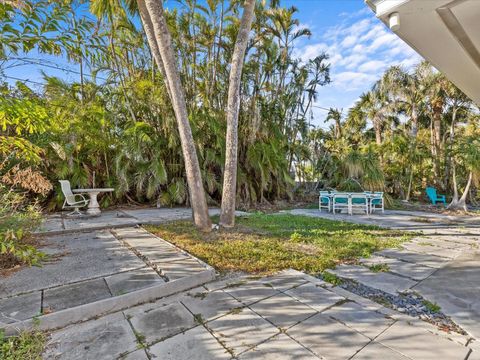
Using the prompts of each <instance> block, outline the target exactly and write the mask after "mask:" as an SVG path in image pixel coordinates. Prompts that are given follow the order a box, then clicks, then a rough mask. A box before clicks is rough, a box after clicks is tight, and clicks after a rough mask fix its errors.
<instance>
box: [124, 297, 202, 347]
mask: <svg viewBox="0 0 480 360" xmlns="http://www.w3.org/2000/svg"><path fill="white" fill-rule="evenodd" d="M130 323H131V324H132V326H133V328H134V329H135V331H136V332H137V333H139V334H141V335H143V336H144V337H145V341H146V342H147V343H149V344H150V343H152V342H155V341H159V340H162V339H164V338H167V337H170V336H173V335H176V334H178V333H180V332H183V331H186V330H188V329H191V328H193V327H194V326H196V325H197V324H196V323H195V320H194V318H193V315H192V314H191V313H190V312H189V311H188V310H187V309H185V307H184V306H183V305H182V304H180V303H173V304H170V305H166V306H162V307H159V308H156V309H154V310H151V311H148V312H143V313H139V314H135V315H133V316H132V317H131V318H130Z"/></svg>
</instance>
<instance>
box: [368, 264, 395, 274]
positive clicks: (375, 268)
mask: <svg viewBox="0 0 480 360" xmlns="http://www.w3.org/2000/svg"><path fill="white" fill-rule="evenodd" d="M368 268H369V269H370V271H372V272H375V273H378V272H387V271H390V266H388V264H373V265H370V266H369V267H368Z"/></svg>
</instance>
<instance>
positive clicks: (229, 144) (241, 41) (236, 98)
mask: <svg viewBox="0 0 480 360" xmlns="http://www.w3.org/2000/svg"><path fill="white" fill-rule="evenodd" d="M254 10H255V0H246V1H245V7H244V10H243V15H242V20H241V22H240V29H239V32H238V35H237V40H236V42H235V48H234V50H233V56H232V65H231V69H230V77H229V87H228V103H227V139H226V156H225V171H224V175H223V176H224V177H223V194H222V209H221V214H220V225H222V226H224V227H233V226H234V224H235V199H236V196H237V193H236V186H237V159H238V112H239V108H240V84H241V77H242V68H243V62H244V58H245V50H246V49H247V43H248V34H249V33H250V29H251V26H252V21H253V15H254V14H253V12H254Z"/></svg>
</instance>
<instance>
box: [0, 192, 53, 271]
mask: <svg viewBox="0 0 480 360" xmlns="http://www.w3.org/2000/svg"><path fill="white" fill-rule="evenodd" d="M0 203H1V207H0V269H9V268H12V267H14V266H16V265H21V264H26V265H38V264H39V262H40V261H41V260H42V259H44V258H45V254H44V253H42V252H41V251H39V250H38V249H37V248H36V246H35V245H36V242H35V240H34V239H33V238H32V236H31V231H33V230H34V229H35V228H36V227H37V226H38V225H39V222H40V212H39V210H38V208H37V206H35V205H24V203H25V199H24V196H22V194H19V193H15V192H13V191H5V189H4V188H0Z"/></svg>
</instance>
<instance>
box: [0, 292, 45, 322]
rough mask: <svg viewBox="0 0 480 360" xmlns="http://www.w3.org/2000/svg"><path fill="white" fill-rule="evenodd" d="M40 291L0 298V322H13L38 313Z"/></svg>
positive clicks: (39, 308) (40, 297) (40, 306)
mask: <svg viewBox="0 0 480 360" xmlns="http://www.w3.org/2000/svg"><path fill="white" fill-rule="evenodd" d="M41 308H42V293H41V291H35V292H31V293H28V294H23V295H18V296H14V297H10V298H6V299H1V300H0V323H1V322H3V323H5V324H10V323H14V322H16V321H19V320H25V319H29V318H32V317H34V316H36V315H39V314H40V310H41Z"/></svg>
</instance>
